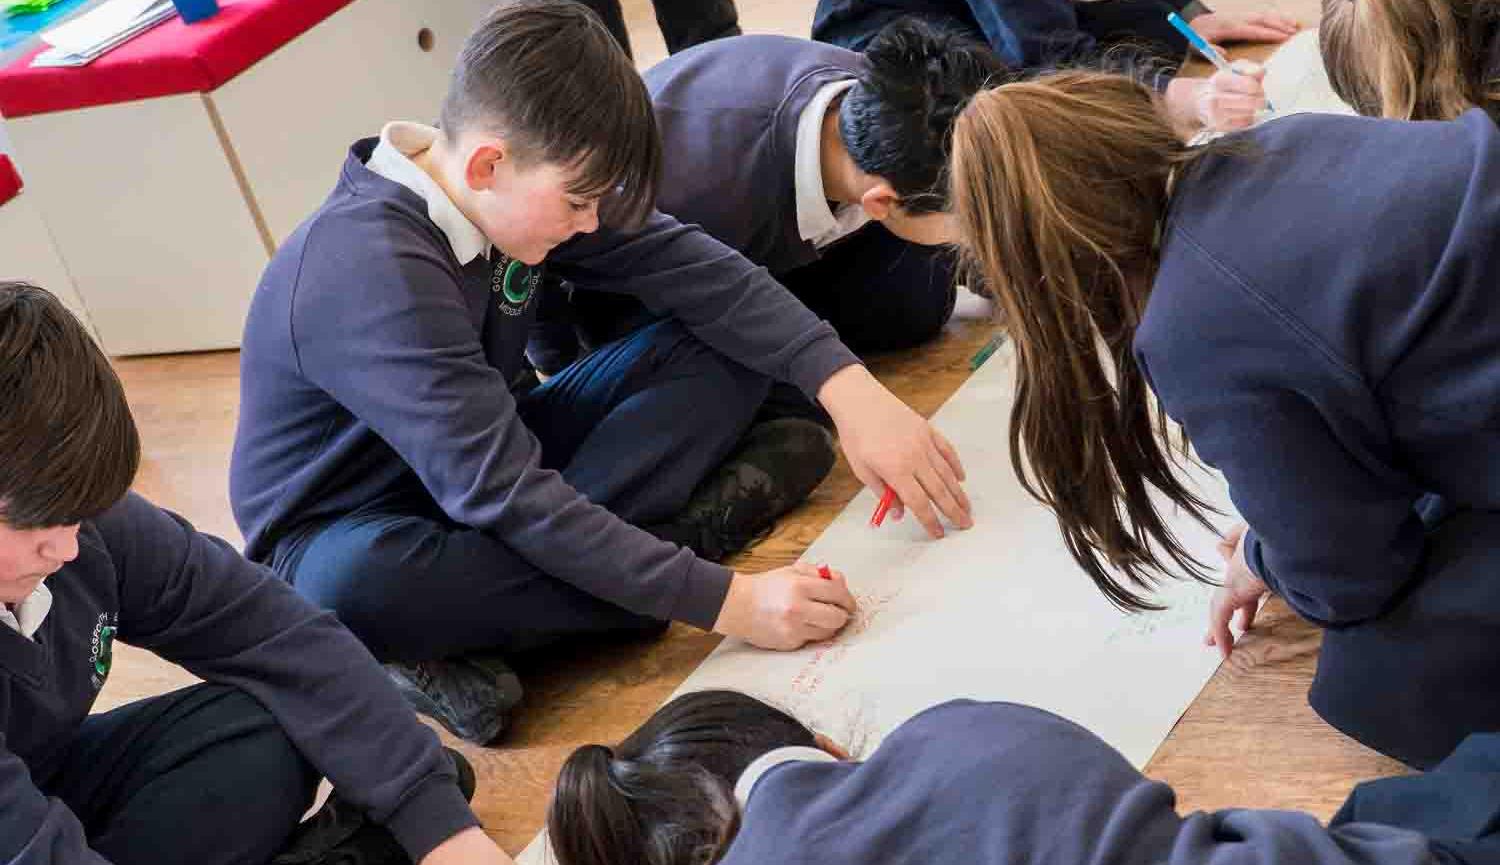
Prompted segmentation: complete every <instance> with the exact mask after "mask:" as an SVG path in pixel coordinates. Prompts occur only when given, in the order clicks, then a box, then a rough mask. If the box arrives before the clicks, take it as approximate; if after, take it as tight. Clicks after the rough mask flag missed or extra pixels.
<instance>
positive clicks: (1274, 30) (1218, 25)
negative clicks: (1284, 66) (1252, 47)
mask: <svg viewBox="0 0 1500 865" xmlns="http://www.w3.org/2000/svg"><path fill="white" fill-rule="evenodd" d="M1193 29H1194V30H1197V31H1198V35H1199V36H1202V37H1203V38H1204V39H1207V40H1208V41H1209V42H1212V43H1214V44H1216V45H1218V44H1222V43H1225V42H1285V41H1286V40H1288V39H1290V38H1291V37H1293V36H1295V35H1297V31H1298V30H1301V29H1302V25H1301V24H1300V23H1299V22H1298V21H1297V19H1296V18H1293V17H1291V16H1290V15H1282V14H1281V13H1280V12H1252V13H1250V14H1249V15H1243V14H1241V15H1236V14H1233V13H1230V12H1209V13H1206V14H1204V15H1199V16H1197V17H1196V18H1194V19H1193Z"/></svg>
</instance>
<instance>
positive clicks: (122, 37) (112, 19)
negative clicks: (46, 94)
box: [31, 0, 177, 66]
mask: <svg viewBox="0 0 1500 865" xmlns="http://www.w3.org/2000/svg"><path fill="white" fill-rule="evenodd" d="M175 14H177V8H176V7H175V6H173V5H172V0H109V2H108V3H105V4H103V5H101V6H100V7H98V8H97V9H94V10H92V11H90V12H88V13H87V14H84V15H80V16H78V17H77V18H74V19H73V20H72V21H69V22H67V23H66V24H61V25H58V26H57V27H54V28H52V29H51V30H48V31H46V32H45V33H43V34H42V39H43V40H44V41H45V42H46V43H47V44H49V45H51V46H52V48H50V49H48V50H47V51H43V52H42V53H41V54H38V55H37V56H36V58H35V59H33V60H32V61H31V65H32V66H83V65H85V64H88V63H91V62H93V60H94V59H95V58H96V57H98V56H99V55H101V54H103V53H104V52H106V51H108V50H110V49H111V48H115V47H117V46H119V45H123V44H124V43H126V42H128V41H129V40H130V39H132V38H134V37H135V36H136V35H138V34H140V33H142V32H144V31H146V30H149V29H151V28H152V27H155V26H156V25H158V24H160V23H161V22H163V21H165V20H167V19H168V18H171V17H172V16H173V15H175Z"/></svg>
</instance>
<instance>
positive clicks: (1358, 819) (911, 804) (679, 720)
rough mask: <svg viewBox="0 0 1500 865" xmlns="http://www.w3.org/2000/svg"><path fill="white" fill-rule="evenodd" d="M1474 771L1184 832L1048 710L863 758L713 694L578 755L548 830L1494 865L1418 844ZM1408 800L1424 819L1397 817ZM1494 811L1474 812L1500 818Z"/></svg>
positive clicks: (948, 712) (829, 856) (880, 859)
mask: <svg viewBox="0 0 1500 865" xmlns="http://www.w3.org/2000/svg"><path fill="white" fill-rule="evenodd" d="M1474 742H1475V743H1479V744H1482V743H1481V738H1480V737H1476V739H1475V740H1474ZM1461 765H1462V766H1463V767H1464V768H1465V770H1468V769H1474V768H1476V764H1472V763H1462V764H1461V763H1460V761H1459V758H1458V757H1457V756H1456V757H1455V760H1454V763H1453V765H1452V766H1445V767H1443V768H1442V769H1440V770H1438V771H1435V772H1432V773H1430V774H1428V775H1426V776H1422V777H1409V778H1396V779H1387V780H1383V781H1377V782H1373V783H1371V784H1366V785H1362V786H1361V787H1360V788H1358V789H1357V790H1356V791H1355V795H1354V796H1352V797H1351V798H1350V800H1349V803H1348V804H1346V805H1345V807H1344V809H1343V810H1342V811H1341V812H1340V814H1339V816H1338V817H1336V818H1335V819H1334V821H1333V823H1332V824H1331V825H1330V826H1329V827H1328V828H1324V827H1323V826H1321V825H1319V823H1318V822H1317V821H1316V820H1315V819H1313V818H1312V817H1311V816H1309V815H1307V814H1301V813H1297V812H1290V811H1251V810H1227V811H1219V812H1216V813H1212V814H1207V813H1201V812H1200V813H1195V814H1192V815H1189V816H1187V817H1180V816H1178V814H1177V812H1176V810H1175V805H1174V797H1173V793H1172V790H1171V788H1170V787H1168V786H1167V785H1165V784H1162V783H1160V782H1155V781H1150V780H1147V779H1146V778H1144V777H1142V775H1141V774H1140V773H1139V772H1137V771H1136V770H1135V769H1134V768H1132V767H1131V766H1130V764H1129V763H1128V762H1126V760H1125V759H1124V758H1123V757H1122V756H1121V755H1120V754H1119V753H1118V752H1116V751H1115V750H1114V749H1113V748H1111V747H1109V746H1108V745H1107V744H1105V743H1104V742H1103V741H1101V740H1100V739H1099V738H1098V737H1096V736H1094V735H1093V734H1091V733H1089V732H1088V731H1087V730H1084V729H1083V728H1081V727H1079V726H1078V725H1076V724H1073V723H1071V722H1069V721H1066V720H1064V719H1062V718H1059V717H1057V716H1056V715H1052V714H1050V713H1048V712H1044V711H1041V710H1039V709H1034V708H1029V707H1026V706H1019V705H1016V704H1013V703H977V702H973V701H970V700H955V701H953V702H950V703H944V704H942V705H940V706H935V707H933V708H931V709H928V710H927V711H925V712H923V713H921V714H919V715H917V716H916V717H914V718H912V719H911V720H909V721H907V722H906V723H905V724H902V725H901V726H900V727H897V728H896V729H895V730H894V731H892V732H891V734H890V735H889V736H887V737H886V739H885V741H884V742H883V743H882V744H881V745H880V747H879V748H878V749H877V750H876V751H875V752H874V753H873V754H871V755H869V758H868V759H866V760H864V761H863V762H855V761H851V760H849V759H848V755H846V754H844V753H843V752H842V750H841V749H839V748H838V747H837V746H836V745H834V744H833V743H831V742H829V741H828V740H827V739H825V738H823V737H821V736H818V735H816V734H814V733H813V732H812V731H811V730H809V729H808V728H807V727H805V726H804V725H803V724H802V723H800V722H799V721H797V719H795V718H793V717H792V716H790V715H788V714H787V713H785V712H782V711H780V710H779V709H776V708H774V707H772V706H769V705H767V704H765V703H763V702H761V701H760V700H757V699H755V698H754V697H750V696H748V695H745V694H741V693H737V692H733V691H702V692H697V693H691V694H686V695H683V696H681V697H678V698H677V699H675V700H673V701H672V702H670V703H668V704H667V705H666V706H664V707H662V708H661V709H660V710H659V711H658V712H657V713H656V714H655V715H654V716H652V718H651V719H650V720H648V721H647V722H646V724H645V725H644V726H642V727H641V728H640V729H639V730H637V731H636V732H635V733H634V734H632V735H631V736H630V737H629V738H627V739H626V740H625V741H624V742H622V743H620V745H619V746H618V747H616V748H613V749H611V748H607V747H604V746H602V745H587V746H584V747H582V748H579V749H578V750H577V751H575V752H573V755H572V756H571V757H569V758H568V761H567V762H566V763H565V764H564V765H563V769H562V773H561V775H560V776H559V778H558V782H557V789H556V791H555V793H554V794H553V800H552V804H551V807H550V809H549V811H548V815H547V831H548V834H549V837H550V840H551V843H552V848H553V853H554V854H555V856H556V860H557V862H558V863H559V865H707V863H715V862H717V863H722V865H749V863H755V865H764V863H769V862H775V863H779V865H814V863H816V865H855V863H858V865H873V863H879V865H931V863H966V865H1000V863H1004V865H1032V863H1037V865H1040V863H1044V862H1047V863H1053V862H1091V863H1099V865H1113V863H1140V862H1156V863H1170V865H1189V863H1192V865H1199V863H1205V862H1213V863H1216V865H1221V863H1222V865H1229V863H1263V862H1272V861H1275V862H1297V863H1301V865H1353V863H1362V865H1407V863H1410V865H1417V863H1423V865H1426V863H1479V862H1493V861H1495V860H1494V859H1493V858H1483V856H1484V854H1485V853H1489V854H1491V855H1495V854H1496V853H1497V852H1500V850H1497V848H1496V847H1494V846H1487V845H1493V841H1491V840H1487V839H1485V838H1483V837H1482V834H1483V832H1484V829H1483V828H1481V827H1482V826H1483V823H1479V822H1476V823H1474V828H1473V830H1472V831H1470V830H1467V829H1466V830H1463V832H1462V836H1463V837H1457V838H1455V837H1448V838H1445V839H1443V840H1437V839H1434V838H1431V837H1428V836H1426V835H1424V834H1423V833H1422V832H1421V831H1420V829H1421V828H1422V824H1423V823H1424V822H1433V823H1434V825H1435V822H1436V821H1435V820H1432V819H1430V818H1429V816H1428V815H1427V814H1426V812H1425V811H1423V810H1422V808H1421V802H1423V801H1429V800H1430V801H1431V802H1433V803H1439V802H1441V799H1440V794H1441V793H1443V792H1454V791H1459V790H1462V789H1463V788H1462V785H1463V784H1464V783H1477V782H1475V781H1473V780H1472V779H1473V778H1475V777H1481V778H1482V777H1488V778H1491V779H1493V778H1495V775H1494V773H1493V770H1492V769H1491V770H1490V773H1489V774H1488V775H1487V776H1486V775H1484V774H1480V775H1478V776H1475V775H1465V774H1462V773H1461V772H1456V771H1454V770H1456V769H1459V768H1460V766H1461ZM1479 765H1482V764H1479ZM1422 785H1426V787H1425V788H1424V787H1423V786H1422ZM1413 794H1420V796H1425V797H1428V799H1420V798H1419V797H1418V796H1414V795H1413ZM1401 796H1404V797H1405V798H1404V799H1403V802H1402V805H1403V807H1405V808H1407V809H1408V810H1405V811H1401V810H1398V809H1396V808H1393V807H1389V805H1388V802H1389V801H1390V800H1391V799H1393V798H1399V797H1401ZM1490 798H1491V799H1492V800H1493V801H1486V800H1483V799H1479V798H1475V797H1471V802H1472V803H1473V804H1474V805H1478V806H1484V807H1487V808H1488V811H1487V812H1485V813H1486V814H1488V815H1489V816H1491V817H1493V816H1494V815H1495V814H1496V813H1497V812H1500V797H1497V796H1496V795H1495V794H1493V793H1492V794H1490ZM1413 805H1415V806H1416V807H1413ZM1480 810H1481V809H1480V808H1476V809H1475V810H1474V811H1473V813H1474V815H1475V817H1476V819H1478V818H1480V817H1481V816H1482V815H1481V814H1480ZM1447 814H1448V817H1450V818H1451V809H1450V811H1449V812H1447ZM1385 820H1392V821H1405V823H1406V825H1408V826H1412V827H1413V828H1403V827H1402V826H1401V825H1387V824H1385V823H1383V822H1381V821H1385ZM1448 825H1449V826H1450V827H1452V826H1453V825H1455V824H1454V823H1449V824H1448Z"/></svg>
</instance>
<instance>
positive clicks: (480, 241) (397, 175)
mask: <svg viewBox="0 0 1500 865" xmlns="http://www.w3.org/2000/svg"><path fill="white" fill-rule="evenodd" d="M442 134H443V133H442V131H441V130H439V129H437V128H435V127H432V126H426V125H423V124H421V123H407V122H405V121H399V120H398V121H395V122H392V123H387V124H386V125H385V128H384V129H382V130H380V143H379V144H377V145H375V152H374V153H371V154H370V159H369V161H368V162H366V163H365V167H366V168H368V169H370V170H371V171H373V172H375V173H376V174H378V175H380V176H381V177H384V178H385V179H386V180H389V181H392V182H393V183H399V184H401V185H402V186H404V187H406V188H407V189H410V190H411V191H412V192H415V193H416V194H417V195H418V196H420V197H421V199H422V200H423V201H424V202H426V203H427V217H428V218H429V219H431V220H432V221H433V224H435V225H436V226H437V227H438V229H439V230H441V231H442V232H443V235H444V236H445V237H447V238H448V245H449V246H451V247H452V248H453V257H454V258H456V259H458V263H459V264H460V265H464V264H468V263H469V262H471V261H473V260H474V259H476V258H478V257H479V256H481V255H488V254H489V251H490V246H491V244H490V240H489V238H487V237H485V236H484V232H482V231H480V230H479V227H478V226H476V225H475V224H474V223H472V222H470V221H469V218H468V217H467V216H464V214H463V211H461V210H459V209H458V205H456V204H454V203H453V199H451V198H449V197H448V193H446V192H444V191H443V188H442V187H441V186H438V184H437V181H435V180H433V179H432V177H431V176H430V175H428V173H427V172H426V171H423V170H422V167H421V166H419V165H417V164H416V163H415V162H413V161H412V157H414V156H418V155H420V154H422V153H425V152H426V151H427V150H428V149H429V148H431V147H432V145H433V143H434V142H435V141H437V138H438V136H439V135H442Z"/></svg>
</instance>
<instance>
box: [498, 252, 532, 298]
mask: <svg viewBox="0 0 1500 865" xmlns="http://www.w3.org/2000/svg"><path fill="white" fill-rule="evenodd" d="M534 282H535V280H534V279H533V278H532V275H531V268H529V267H527V266H526V265H524V264H522V263H521V262H519V261H515V260H512V261H511V262H510V264H507V265H506V266H505V276H504V278H503V282H502V283H501V291H502V292H504V293H505V299H506V300H508V301H510V302H511V303H525V302H526V299H527V298H529V297H531V286H532V284H533V283H534Z"/></svg>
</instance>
